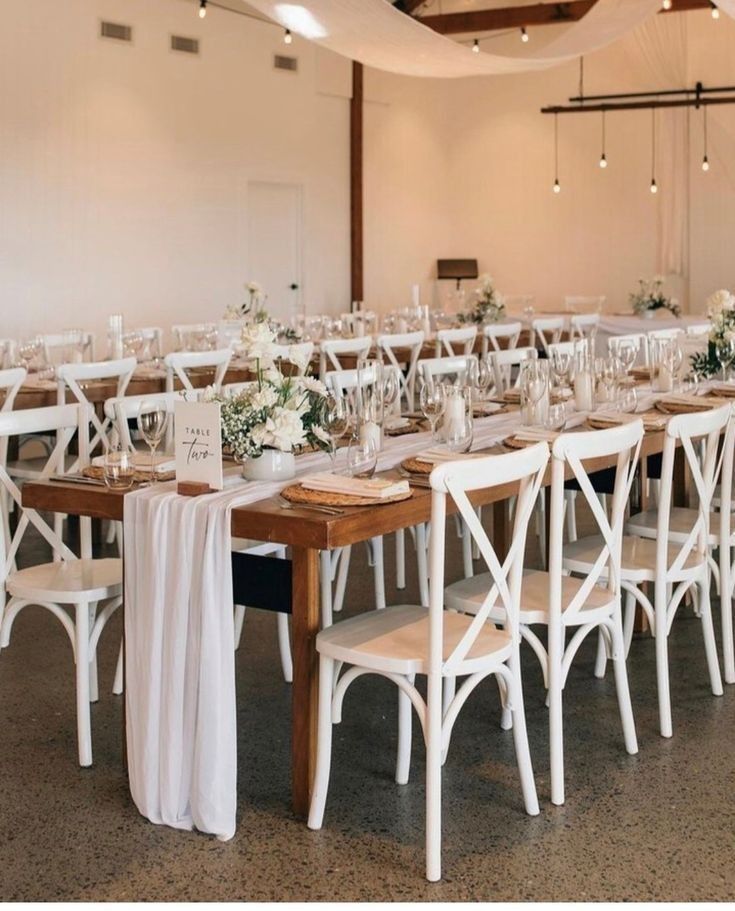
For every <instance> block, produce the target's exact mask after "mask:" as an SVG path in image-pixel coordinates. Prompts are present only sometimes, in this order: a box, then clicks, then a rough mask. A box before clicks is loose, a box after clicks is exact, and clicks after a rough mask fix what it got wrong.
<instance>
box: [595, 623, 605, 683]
mask: <svg viewBox="0 0 735 911" xmlns="http://www.w3.org/2000/svg"><path fill="white" fill-rule="evenodd" d="M606 667H607V645H606V644H605V636H604V635H603V632H602V627H600V628H599V629H598V631H597V657H596V658H595V677H597V679H598V680H602V679H603V677H604V676H605V668H606Z"/></svg>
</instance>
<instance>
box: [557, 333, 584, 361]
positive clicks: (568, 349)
mask: <svg viewBox="0 0 735 911" xmlns="http://www.w3.org/2000/svg"><path fill="white" fill-rule="evenodd" d="M586 347H587V340H586V339H585V338H577V339H574V340H570V341H568V342H551V344H550V345H549V348H548V352H547V353H548V355H549V359H551V358H553V357H554V355H555V354H571V355H572V356H574V355H576V354H580V353H581V352H583V351H585V350H586Z"/></svg>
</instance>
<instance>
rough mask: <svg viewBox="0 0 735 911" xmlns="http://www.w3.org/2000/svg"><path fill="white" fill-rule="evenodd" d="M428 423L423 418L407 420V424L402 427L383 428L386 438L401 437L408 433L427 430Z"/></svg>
mask: <svg viewBox="0 0 735 911" xmlns="http://www.w3.org/2000/svg"><path fill="white" fill-rule="evenodd" d="M428 429H429V428H428V422H426V421H424V420H423V418H413V417H412V418H409V419H408V424H406V425H404V426H403V427H394V428H388V427H385V428H384V433H385V435H386V436H387V437H402V436H406V434H409V433H421V431H422V430H428Z"/></svg>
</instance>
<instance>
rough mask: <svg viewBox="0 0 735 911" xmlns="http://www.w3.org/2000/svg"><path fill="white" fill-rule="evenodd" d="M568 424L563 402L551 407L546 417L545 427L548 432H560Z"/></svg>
mask: <svg viewBox="0 0 735 911" xmlns="http://www.w3.org/2000/svg"><path fill="white" fill-rule="evenodd" d="M566 422H567V413H566V408H565V407H564V403H563V402H559V403H557V404H555V405H549V410H548V411H547V413H546V415H545V417H544V427H545V428H546V429H547V430H554V431H560V430H563V429H564V425H565V424H566Z"/></svg>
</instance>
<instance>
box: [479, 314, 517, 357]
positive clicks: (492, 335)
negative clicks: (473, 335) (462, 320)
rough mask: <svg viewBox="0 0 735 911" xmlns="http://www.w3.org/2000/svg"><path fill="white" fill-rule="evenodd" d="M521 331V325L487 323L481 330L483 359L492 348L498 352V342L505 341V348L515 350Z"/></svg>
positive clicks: (499, 347) (499, 348)
mask: <svg viewBox="0 0 735 911" xmlns="http://www.w3.org/2000/svg"><path fill="white" fill-rule="evenodd" d="M522 331H523V323H518V322H516V323H488V325H487V326H483V328H482V355H483V357H485V356H486V355H487V353H488V351H489V350H490V349H491V348H492V350H493V351H500V350H501V346H500V344H499V340H500V339H503V340H504V341H505V343H506V344H505V348H506V349H507V348H516V347H517V345H518V339H519V338H520V337H521V332H522Z"/></svg>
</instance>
